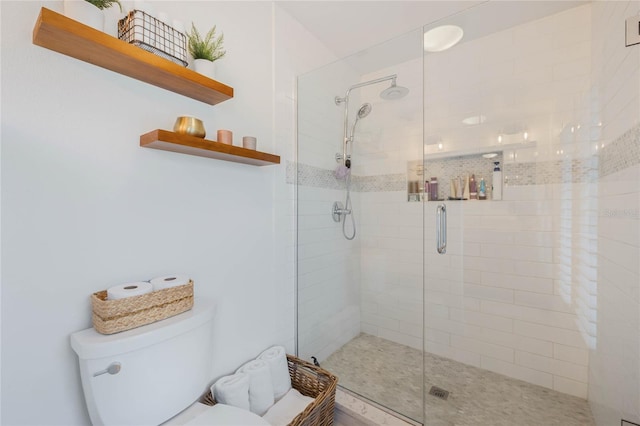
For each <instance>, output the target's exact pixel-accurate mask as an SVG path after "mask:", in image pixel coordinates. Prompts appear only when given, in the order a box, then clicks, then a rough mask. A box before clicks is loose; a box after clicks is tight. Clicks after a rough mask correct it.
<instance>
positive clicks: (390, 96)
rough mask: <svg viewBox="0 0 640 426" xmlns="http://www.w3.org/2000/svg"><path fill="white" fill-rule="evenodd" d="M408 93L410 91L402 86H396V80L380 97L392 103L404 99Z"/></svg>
mask: <svg viewBox="0 0 640 426" xmlns="http://www.w3.org/2000/svg"><path fill="white" fill-rule="evenodd" d="M408 93H409V89H407V88H406V87H402V86H396V80H395V79H394V80H393V81H392V82H391V87H387V88H386V89H384V90H383V91H382V92H380V97H381V98H382V99H384V100H385V101H392V100H395V99H401V98H404V97H405V96H407V94H408Z"/></svg>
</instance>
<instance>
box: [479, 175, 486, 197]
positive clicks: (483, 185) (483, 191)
mask: <svg viewBox="0 0 640 426" xmlns="http://www.w3.org/2000/svg"><path fill="white" fill-rule="evenodd" d="M478 199H479V200H486V199H487V184H486V183H485V182H484V178H480V189H479V190H478Z"/></svg>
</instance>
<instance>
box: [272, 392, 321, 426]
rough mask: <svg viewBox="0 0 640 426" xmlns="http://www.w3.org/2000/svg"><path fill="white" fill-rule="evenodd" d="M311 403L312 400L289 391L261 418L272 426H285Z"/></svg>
mask: <svg viewBox="0 0 640 426" xmlns="http://www.w3.org/2000/svg"><path fill="white" fill-rule="evenodd" d="M312 402H313V398H310V397H308V396H304V395H302V394H301V393H300V392H298V391H297V390H295V389H291V390H290V391H289V392H287V394H286V395H285V396H284V397H282V399H281V400H280V401H278V402H276V403H275V404H274V405H273V407H271V408H269V411H267V412H266V413H265V415H264V416H262V418H263V419H265V420H266V421H268V422H269V423H270V424H272V425H273V426H285V425H288V424H289V423H291V420H293V419H294V418H295V417H296V416H297V415H298V414H300V413H302V412H303V411H304V410H305V408H307V406H308V405H309V404H311V403H312Z"/></svg>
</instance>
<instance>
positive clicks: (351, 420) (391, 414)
mask: <svg viewBox="0 0 640 426" xmlns="http://www.w3.org/2000/svg"><path fill="white" fill-rule="evenodd" d="M381 424H384V425H397V426H422V423H419V422H416V421H414V420H412V419H410V418H408V417H405V416H403V415H402V414H400V413H397V412H395V411H393V410H390V409H389V408H387V407H385V406H383V405H380V404H377V403H375V402H374V401H371V400H369V399H367V398H365V397H364V396H362V395H358V394H357V393H355V392H352V391H350V390H348V389H345V388H343V387H342V386H338V389H337V390H336V409H335V426H372V425H381Z"/></svg>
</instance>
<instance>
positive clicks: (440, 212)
mask: <svg viewBox="0 0 640 426" xmlns="http://www.w3.org/2000/svg"><path fill="white" fill-rule="evenodd" d="M436 250H437V251H438V253H439V254H445V253H446V252H447V206H446V205H444V204H439V205H438V207H436Z"/></svg>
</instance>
